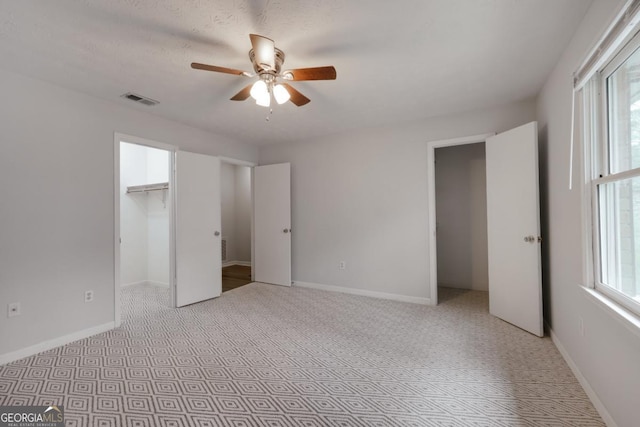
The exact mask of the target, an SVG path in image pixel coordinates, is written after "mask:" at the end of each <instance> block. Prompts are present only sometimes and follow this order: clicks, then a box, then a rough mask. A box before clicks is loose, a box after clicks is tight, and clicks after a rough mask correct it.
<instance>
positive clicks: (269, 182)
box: [253, 163, 291, 286]
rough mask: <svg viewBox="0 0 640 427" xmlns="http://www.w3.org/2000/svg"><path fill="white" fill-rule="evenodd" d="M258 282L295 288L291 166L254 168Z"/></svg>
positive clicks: (255, 263)
mask: <svg viewBox="0 0 640 427" xmlns="http://www.w3.org/2000/svg"><path fill="white" fill-rule="evenodd" d="M253 206H254V215H253V218H254V220H253V221H254V255H255V256H254V261H253V267H254V270H255V273H254V280H255V281H256V282H263V283H271V284H274V285H282V286H291V165H290V164H289V163H281V164H276V165H267V166H256V167H255V168H253Z"/></svg>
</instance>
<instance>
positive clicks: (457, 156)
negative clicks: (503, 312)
mask: <svg viewBox="0 0 640 427" xmlns="http://www.w3.org/2000/svg"><path fill="white" fill-rule="evenodd" d="M435 201H436V232H437V248H436V250H437V272H438V273H437V276H438V280H437V285H438V294H439V295H440V301H443V300H445V298H447V297H453V295H457V294H460V292H461V291H464V290H474V291H483V292H488V290H489V273H488V259H487V248H488V246H487V245H488V243H487V187H486V156H485V143H484V142H478V143H472V144H462V145H455V146H448V147H439V148H436V149H435ZM454 290H455V291H456V292H454Z"/></svg>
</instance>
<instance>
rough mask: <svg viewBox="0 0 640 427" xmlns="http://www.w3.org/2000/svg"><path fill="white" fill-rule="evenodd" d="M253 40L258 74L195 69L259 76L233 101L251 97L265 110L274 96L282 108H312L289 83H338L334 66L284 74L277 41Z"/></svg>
mask: <svg viewBox="0 0 640 427" xmlns="http://www.w3.org/2000/svg"><path fill="white" fill-rule="evenodd" d="M249 38H250V39H251V46H252V49H251V50H250V51H249V60H250V61H251V64H252V65H253V69H254V71H255V74H251V73H248V72H246V71H242V70H236V69H233V68H226V67H219V66H216V65H207V64H200V63H197V62H193V63H191V68H194V69H196V70H205V71H214V72H217V73H226V74H234V75H238V76H243V77H255V76H256V75H257V76H258V81H256V82H255V83H253V84H250V85H248V86H246V87H244V88H243V89H242V90H241V91H240V92H238V93H237V94H235V95H234V96H233V97H232V98H231V100H232V101H244V100H245V99H247V98H249V97H251V98H253V99H254V100H255V101H256V104H257V105H260V106H262V107H269V106H270V105H271V97H272V96H273V98H274V99H275V101H276V102H277V103H278V104H284V103H285V102H287V101H291V102H292V103H293V104H295V105H297V106H298V107H301V106H303V105H305V104H308V103H309V102H310V101H311V100H310V99H309V98H307V97H306V96H304V95H303V94H302V93H300V92H298V91H297V90H296V89H295V88H294V87H293V86H291V85H290V84H288V83H286V81H302V80H335V79H336V77H337V75H336V69H335V68H334V67H333V66H326V67H312V68H298V69H293V70H285V71H282V64H284V52H283V51H281V50H280V49H278V48H277V47H275V43H274V41H273V40H271V39H269V38H267V37H264V36H259V35H257V34H249Z"/></svg>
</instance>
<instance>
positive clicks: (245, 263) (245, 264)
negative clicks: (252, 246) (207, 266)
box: [222, 261, 251, 267]
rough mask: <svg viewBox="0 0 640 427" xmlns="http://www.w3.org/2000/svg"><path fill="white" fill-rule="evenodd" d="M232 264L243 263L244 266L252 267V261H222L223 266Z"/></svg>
mask: <svg viewBox="0 0 640 427" xmlns="http://www.w3.org/2000/svg"><path fill="white" fill-rule="evenodd" d="M232 265H242V266H244V267H251V261H225V262H223V263H222V266H223V267H231V266H232Z"/></svg>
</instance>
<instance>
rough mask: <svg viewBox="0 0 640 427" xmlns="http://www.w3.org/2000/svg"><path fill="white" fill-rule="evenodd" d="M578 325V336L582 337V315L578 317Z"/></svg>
mask: <svg viewBox="0 0 640 427" xmlns="http://www.w3.org/2000/svg"><path fill="white" fill-rule="evenodd" d="M578 327H579V328H580V336H581V337H583V336H584V320H583V319H582V317H579V318H578Z"/></svg>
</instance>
